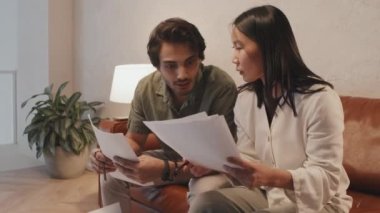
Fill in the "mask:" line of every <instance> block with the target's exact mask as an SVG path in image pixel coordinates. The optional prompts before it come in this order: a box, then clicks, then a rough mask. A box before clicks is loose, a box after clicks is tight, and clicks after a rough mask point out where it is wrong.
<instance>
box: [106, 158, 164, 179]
mask: <svg viewBox="0 0 380 213" xmlns="http://www.w3.org/2000/svg"><path fill="white" fill-rule="evenodd" d="M114 162H115V165H116V167H117V169H118V170H119V171H120V172H121V173H123V174H124V175H125V176H127V177H129V178H132V179H133V180H136V181H138V182H140V183H147V182H149V181H154V180H157V179H159V178H160V177H161V174H162V170H163V169H164V162H163V161H162V160H161V159H159V158H155V157H151V156H149V155H140V156H139V162H136V161H131V160H127V159H124V158H121V157H118V156H116V157H114Z"/></svg>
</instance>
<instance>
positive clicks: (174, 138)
mask: <svg viewBox="0 0 380 213" xmlns="http://www.w3.org/2000/svg"><path fill="white" fill-rule="evenodd" d="M144 123H145V125H146V126H148V127H149V128H150V129H151V130H152V131H153V132H154V133H155V134H156V135H157V136H158V137H159V138H160V139H161V140H162V141H163V142H164V143H166V144H167V145H168V146H170V147H171V148H173V149H174V150H176V151H177V152H178V153H179V154H180V155H181V156H182V157H183V158H185V159H187V160H189V161H190V162H193V163H196V164H199V165H201V166H204V167H207V168H210V169H214V170H217V171H225V170H224V169H223V165H225V164H229V163H228V162H227V157H230V156H231V157H240V155H239V152H238V150H237V148H236V144H235V141H234V139H233V137H232V135H231V132H230V130H229V128H228V125H227V123H226V120H225V119H224V117H223V116H218V115H214V116H208V117H207V116H195V117H190V118H189V119H188V118H187V117H185V118H182V119H174V120H167V121H149V122H148V121H146V122H144Z"/></svg>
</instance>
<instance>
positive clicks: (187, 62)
mask: <svg viewBox="0 0 380 213" xmlns="http://www.w3.org/2000/svg"><path fill="white" fill-rule="evenodd" d="M194 63H195V60H189V61H186V66H187V67H189V66H191V65H193V64H194Z"/></svg>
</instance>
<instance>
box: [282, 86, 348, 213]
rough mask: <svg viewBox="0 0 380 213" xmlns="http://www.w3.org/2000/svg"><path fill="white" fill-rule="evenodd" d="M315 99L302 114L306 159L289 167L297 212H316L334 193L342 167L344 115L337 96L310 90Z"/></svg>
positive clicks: (333, 93)
mask: <svg viewBox="0 0 380 213" xmlns="http://www.w3.org/2000/svg"><path fill="white" fill-rule="evenodd" d="M312 95H316V96H317V98H315V99H314V101H312V102H310V103H309V105H308V109H309V110H308V111H307V114H306V115H304V116H305V117H304V119H305V122H306V123H307V130H306V131H307V140H306V144H305V146H306V147H305V154H306V160H305V161H304V163H303V165H302V166H301V167H300V168H298V169H295V170H289V171H290V173H291V175H292V178H293V185H294V191H290V190H286V193H287V194H288V195H289V193H290V194H293V195H294V196H289V197H292V198H293V199H295V202H296V205H297V208H298V211H299V212H319V211H320V210H321V209H322V208H323V207H324V206H325V205H326V203H327V202H328V201H329V200H331V198H332V197H333V196H334V195H335V194H336V193H337V190H338V187H339V181H340V175H341V172H342V170H343V166H342V161H343V129H344V114H343V108H342V105H341V102H340V99H339V96H338V95H337V94H336V93H335V92H334V91H332V90H328V91H322V92H318V93H314V94H312Z"/></svg>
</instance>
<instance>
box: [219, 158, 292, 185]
mask: <svg viewBox="0 0 380 213" xmlns="http://www.w3.org/2000/svg"><path fill="white" fill-rule="evenodd" d="M227 160H228V162H229V163H231V164H234V165H236V167H231V166H228V165H224V168H225V169H226V171H227V172H228V174H229V175H231V176H232V177H234V178H235V179H237V180H238V181H240V183H242V184H243V185H245V186H247V187H248V188H253V187H259V186H271V187H280V188H287V189H293V179H292V176H291V174H290V172H289V171H286V170H281V169H277V168H272V167H269V166H266V165H264V164H262V163H259V162H250V161H245V160H242V159H239V158H234V157H230V158H228V159H227Z"/></svg>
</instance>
